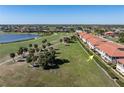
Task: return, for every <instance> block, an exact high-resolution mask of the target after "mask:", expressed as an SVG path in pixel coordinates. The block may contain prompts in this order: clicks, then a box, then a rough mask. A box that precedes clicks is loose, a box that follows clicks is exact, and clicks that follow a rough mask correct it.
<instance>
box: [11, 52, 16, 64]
mask: <svg viewBox="0 0 124 93" xmlns="http://www.w3.org/2000/svg"><path fill="white" fill-rule="evenodd" d="M10 57H11V58H12V59H13V62H16V61H15V59H14V58H15V53H10Z"/></svg>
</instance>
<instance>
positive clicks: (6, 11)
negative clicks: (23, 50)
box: [0, 5, 124, 24]
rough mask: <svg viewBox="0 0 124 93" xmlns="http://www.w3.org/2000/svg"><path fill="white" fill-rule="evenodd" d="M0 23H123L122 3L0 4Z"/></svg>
mask: <svg viewBox="0 0 124 93" xmlns="http://www.w3.org/2000/svg"><path fill="white" fill-rule="evenodd" d="M0 24H124V5H123V6H117V5H116V6H114V5H113V6H112V5H108V6H102V5H99V6H98V5H97V6H95V5H10V6H9V5H0Z"/></svg>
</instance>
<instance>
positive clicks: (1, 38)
mask: <svg viewBox="0 0 124 93" xmlns="http://www.w3.org/2000/svg"><path fill="white" fill-rule="evenodd" d="M36 37H39V36H38V35H34V34H0V43H10V42H15V41H22V40H28V39H33V38H36Z"/></svg>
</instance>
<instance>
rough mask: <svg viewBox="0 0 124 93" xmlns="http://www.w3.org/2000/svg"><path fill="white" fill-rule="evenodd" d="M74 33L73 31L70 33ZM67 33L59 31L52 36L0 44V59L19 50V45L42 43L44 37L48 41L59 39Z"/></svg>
mask: <svg viewBox="0 0 124 93" xmlns="http://www.w3.org/2000/svg"><path fill="white" fill-rule="evenodd" d="M70 34H72V33H70ZM65 35H67V33H59V34H58V35H55V34H53V35H50V36H44V37H40V38H38V39H37V40H35V39H33V40H28V41H23V42H15V43H9V44H0V59H1V58H3V57H6V56H7V55H9V53H11V52H16V51H17V50H18V48H19V47H23V46H25V47H27V46H28V45H29V44H30V43H32V44H35V43H36V44H39V45H40V44H41V42H42V40H43V39H47V40H48V41H53V40H57V39H59V38H61V36H65Z"/></svg>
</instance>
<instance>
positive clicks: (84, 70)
mask: <svg viewBox="0 0 124 93" xmlns="http://www.w3.org/2000/svg"><path fill="white" fill-rule="evenodd" d="M65 35H67V34H66V33H60V34H58V35H52V36H46V37H42V38H40V39H38V40H30V41H25V42H18V44H17V43H11V44H7V45H8V46H6V45H2V46H4V47H1V48H2V50H0V55H1V53H3V54H4V56H5V55H6V54H7V53H8V52H10V51H15V50H16V49H17V47H19V46H22V45H25V46H27V45H28V44H29V43H39V44H40V43H41V40H42V39H43V38H47V39H48V40H49V41H54V40H57V39H58V38H60V37H61V36H65ZM10 47H11V48H10ZM4 48H5V49H4ZM56 48H57V49H58V54H57V56H58V58H59V59H63V60H66V62H65V61H64V62H61V64H60V65H59V68H58V69H50V70H42V68H31V67H29V64H27V63H25V62H24V63H13V64H12V63H8V64H4V65H1V66H0V86H51V87H53V86H62V87H66V86H67V87H68V86H70V87H72V86H75V87H78V86H79V87H83V86H84V87H113V86H117V85H116V84H115V83H114V82H113V81H112V80H110V79H109V78H108V76H106V74H105V73H104V72H103V71H102V70H101V69H100V68H99V67H98V66H97V65H96V64H95V63H94V62H93V61H91V62H87V61H86V60H87V59H88V55H87V53H86V52H85V51H84V50H83V48H82V47H81V46H80V43H79V42H78V41H77V42H75V43H71V44H70V46H65V45H64V44H59V45H58V46H56ZM6 49H8V50H6Z"/></svg>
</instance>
